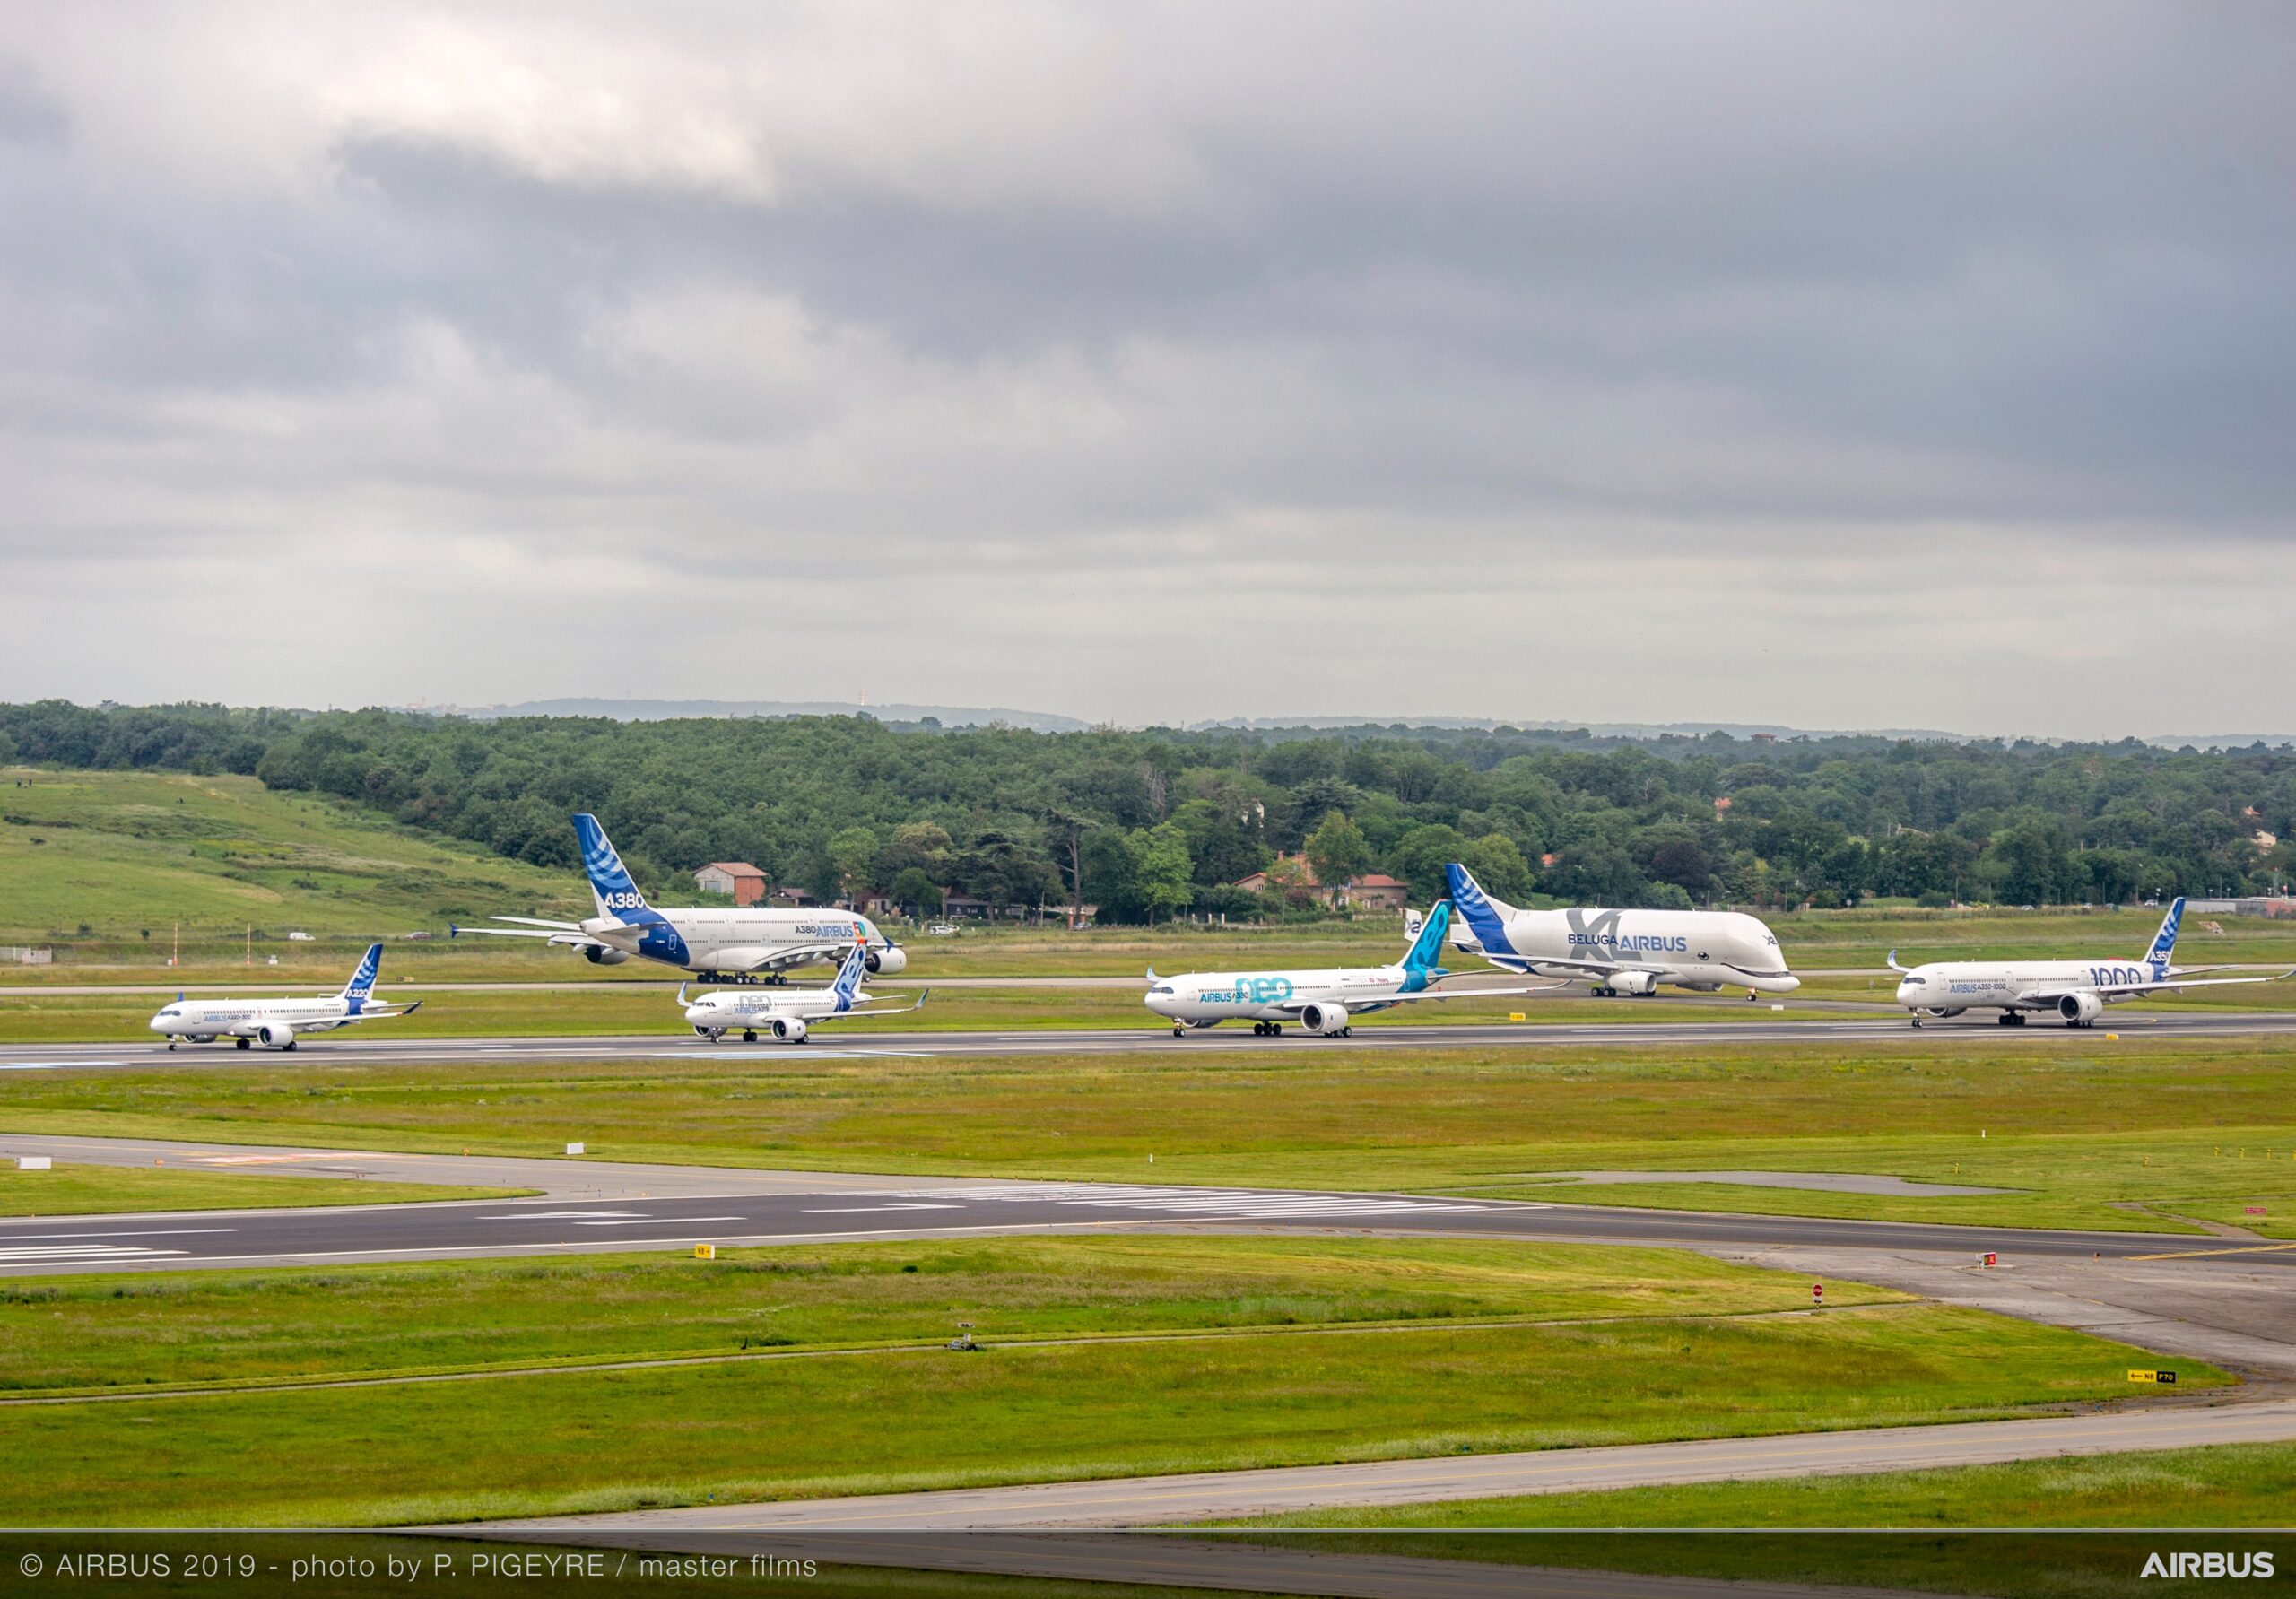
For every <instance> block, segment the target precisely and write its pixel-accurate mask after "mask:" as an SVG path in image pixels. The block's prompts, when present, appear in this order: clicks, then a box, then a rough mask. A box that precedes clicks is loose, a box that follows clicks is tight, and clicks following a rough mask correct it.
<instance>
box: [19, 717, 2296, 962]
mask: <svg viewBox="0 0 2296 1599" xmlns="http://www.w3.org/2000/svg"><path fill="white" fill-rule="evenodd" d="M0 760H16V761H26V762H32V763H39V764H50V765H57V766H65V767H79V768H94V769H126V768H153V769H174V770H187V771H199V772H241V773H248V774H252V775H253V776H255V777H257V778H259V779H261V780H262V781H263V782H264V783H265V785H266V786H269V787H272V788H275V789H283V790H299V791H310V792H317V793H324V794H330V795H338V796H340V797H342V798H344V799H345V800H349V801H352V802H354V803H356V804H361V805H364V806H368V807H370V808H372V809H374V810H376V811H378V812H381V813H386V814H387V815H389V816H392V817H395V818H396V819H397V820H399V821H403V822H406V823H409V824H411V825H413V826H415V827H418V828H423V829H428V830H435V831H438V832H440V833H445V834H449V835H452V836H454V837H457V838H460V839H470V840H473V841H475V842H477V843H479V844H482V845H484V846H486V847H489V848H491V849H493V850H495V851H497V852H499V853H500V854H502V855H505V856H516V857H517V858H519V859H522V860H526V861H529V862H532V863H534V864H535V865H543V866H552V867H562V868H566V869H569V870H572V869H574V868H576V867H577V866H578V855H577V851H576V847H575V842H574V835H573V830H572V828H571V827H570V825H569V823H568V820H567V818H568V815H569V813H571V812H574V811H578V810H587V811H593V812H596V813H597V815H598V816H599V818H600V819H601V820H602V821H604V823H605V825H606V827H607V829H608V830H609V831H610V832H611V833H612V834H613V838H614V841H615V843H616V845H617V846H618V847H619V848H620V849H621V851H622V856H623V858H624V859H625V861H627V862H628V863H629V865H630V866H631V870H632V871H633V872H634V873H637V874H638V876H639V881H640V882H642V883H644V884H646V885H647V886H648V888H649V889H651V890H654V891H668V892H672V893H675V892H676V891H678V890H679V889H680V888H681V887H683V888H684V889H685V891H686V892H687V893H688V894H689V895H690V893H691V887H690V878H689V877H688V874H690V873H691V872H692V871H693V870H694V869H695V868H697V867H699V866H700V865H704V864H706V863H708V862H710V861H715V860H746V861H750V862H752V863H754V864H755V865H758V866H759V867H761V869H763V870H764V871H765V872H766V873H768V874H769V875H770V876H771V877H772V878H773V879H774V880H775V881H776V882H780V883H784V884H788V885H793V886H797V887H803V888H805V889H807V890H809V891H812V892H813V893H816V894H818V895H821V896H822V897H824V898H830V897H836V896H840V895H848V894H852V893H857V892H859V891H865V890H868V891H877V892H880V893H883V894H886V895H888V896H890V897H891V898H893V899H897V900H898V901H900V903H901V904H903V905H904V906H907V907H909V908H911V909H913V910H915V911H917V912H918V913H920V914H922V913H927V912H931V911H933V910H935V909H938V908H940V906H941V905H942V903H943V902H944V899H945V898H946V897H947V896H950V895H952V894H963V895H967V896H970V897H971V898H974V899H980V900H984V901H987V902H988V903H990V904H992V905H996V906H1000V907H1002V906H1012V905H1026V906H1031V907H1036V906H1045V907H1048V908H1053V909H1056V910H1057V908H1060V907H1062V906H1064V905H1067V904H1071V903H1077V902H1081V903H1084V904H1091V905H1096V906H1097V907H1098V908H1099V914H1100V917H1101V919H1103V920H1110V921H1150V920H1160V919H1163V918H1167V917H1172V916H1175V915H1179V914H1183V913H1194V914H1214V915H1216V914H1223V913H1224V914H1227V915H1230V916H1231V917H1275V916H1310V915H1316V914H1320V913H1319V912H1318V910H1317V908H1315V907H1314V905H1313V904H1312V903H1311V902H1310V901H1309V899H1308V897H1307V896H1306V895H1305V893H1304V892H1303V890H1302V885H1301V882H1300V879H1301V878H1302V877H1304V875H1305V874H1304V873H1300V872H1299V871H1297V869H1296V868H1295V867H1293V866H1291V865H1290V864H1289V863H1288V862H1279V857H1295V858H1296V857H1299V856H1304V857H1305V859H1306V861H1307V862H1308V864H1309V867H1310V869H1311V870H1312V871H1313V873H1314V874H1315V875H1316V876H1317V877H1318V878H1319V879H1320V880H1321V881H1323V882H1344V881H1345V880H1347V879H1349V878H1352V877H1355V876H1358V875H1361V874H1362V873H1368V872H1372V871H1384V872H1386V873H1390V874H1392V875H1394V876H1396V877H1398V878H1400V879H1402V880H1403V881H1404V882H1406V883H1408V884H1409V885H1410V887H1411V891H1412V893H1413V897H1414V899H1415V901H1416V902H1418V903H1421V904H1424V903H1427V902H1429V901H1430V900H1431V899H1434V898H1436V897H1437V896H1439V895H1440V894H1441V892H1442V891H1443V865H1444V863H1445V862H1447V861H1450V860H1464V861H1465V862H1466V863H1468V865H1470V866H1472V867H1473V868H1474V871H1475V873H1477V875H1478V876H1479V877H1480V878H1481V879H1482V881H1483V882H1484V884H1485V885H1486V886H1487V887H1488V888H1490V889H1491V890H1492V892H1494V893H1497V894H1499V895H1500V896H1501V897H1503V898H1508V899H1522V900H1529V901H1531V902H1539V901H1540V900H1541V899H1546V900H1552V901H1560V902H1568V903H1579V904H1605V905H1626V906H1677V907H1680V906H1689V905H1692V904H1709V903H1731V904H1739V905H1748V906H1755V907H1763V908H1774V907H1779V906H1787V905H1800V904H1814V905H1819V906H1838V905H1850V904H1856V903H1858V902H1860V901H1861V900H1864V899H1870V898H1873V897H1875V896H1890V897H1897V898H1903V899H1912V900H1915V901H1918V902H1920V903H1926V904H1935V905H1943V904H1945V903H1948V902H1951V901H1989V902H1994V903H2001V904H2010V905H2025V904H2030V905H2049V904H2063V903H2074V902H2093V903H2118V902H2123V901H2127V900H2131V899H2144V898H2151V897H2156V896H2161V895H2167V894H2171V893H2177V892H2184V893H2189V894H2196V895H2213V894H2233V893H2242V892H2250V891H2262V890H2266V889H2267V888H2269V887H2272V886H2274V885H2275V884H2277V883H2280V882H2283V881H2284V880H2285V879H2286V878H2287V877H2288V876H2289V874H2290V868H2291V866H2292V865H2296V858H2292V852H2291V847H2290V846H2289V845H2286V844H2282V843H2280V842H2278V840H2279V839H2284V838H2291V837H2296V753H2292V752H2288V751H2285V750H2267V749H2266V748H2264V747H2262V746H2257V747H2253V748H2250V749H2248V750H2243V751H2232V752H2198V751H2192V750H2184V751H2175V752H2171V751H2164V750H2159V749H2155V748H2152V747H2151V746H2148V745H2144V744H2142V743H2136V742H2135V741H2127V742H2124V743H2116V744H2109V745H2103V744H2079V745H2070V744H2042V743H2000V742H1995V741H1979V742H1971V743H1943V742H1924V743H1915V742H1907V741H1897V742H1892V741H1887V740H1881V739H1874V738H1863V737H1830V738H1796V739H1788V740H1782V741H1776V742H1770V741H1762V740H1758V739H1739V738H1734V737H1730V736H1728V735H1726V734H1708V735H1704V736H1674V735H1667V736H1662V737H1656V738H1643V739H1631V738H1596V737H1593V736H1590V735H1588V734H1584V733H1552V732H1544V731H1526V730H1518V729H1514V728H1507V727H1501V728H1496V729H1487V730H1486V729H1441V728H1412V727H1405V726H1385V727H1382V726H1361V727H1352V728H1345V729H1339V730H1309V729H1299V728H1290V729H1274V730H1267V729H1253V730H1238V729H1213V730H1206V731H1181V730H1175V729H1168V728H1156V729H1149V730H1145V731H1124V730H1118V729H1098V730H1094V731H1091V732H1087V733H1059V734H1038V733H1029V732H1023V731H1020V730H1017V729H1013V728H1010V727H987V728H964V729H955V730H945V729H941V728H939V727H937V726H909V725H891V724H884V723H880V722H876V721H874V720H872V719H870V718H868V717H789V718H780V719H772V720H767V719H761V718H747V719H720V720H704V719H696V720H683V721H662V722H616V721H612V720H607V719H604V718H578V717H564V718H558V717H529V718H517V719H505V720H498V721H483V720H472V719H465V718H461V717H438V716H430V715H423V714H419V713H413V712H402V711H382V710H366V711H356V712H326V713H311V712H303V711H284V710H276V709H264V710H243V709H233V708H225V707H222V706H212V705H178V706H159V707H133V708H131V707H112V706H105V707H97V708H88V707H82V706H76V705H72V704H69V703H66V702H63V701H55V700H49V701H42V702H39V703H37V704H30V705H7V706H0ZM1271 865H1274V866H1275V868H1276V869H1275V873H1274V876H1275V879H1276V882H1275V884H1274V886H1273V887H1272V888H1271V890H1270V891H1266V892H1264V893H1257V894H1254V893H1248V892H1246V891H1242V890H1239V889H1237V888H1234V887H1232V886H1231V885H1232V884H1233V883H1234V882H1236V881H1237V880H1238V879H1239V878H1242V877H1244V876H1246V875H1248V873H1253V872H1255V871H1259V870H1262V869H1266V868H1269V867H1270V866H1271ZM681 880H685V881H684V882H681Z"/></svg>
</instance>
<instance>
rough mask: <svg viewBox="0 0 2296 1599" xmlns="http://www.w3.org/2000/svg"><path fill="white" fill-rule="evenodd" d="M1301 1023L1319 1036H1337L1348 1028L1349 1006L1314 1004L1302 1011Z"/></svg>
mask: <svg viewBox="0 0 2296 1599" xmlns="http://www.w3.org/2000/svg"><path fill="white" fill-rule="evenodd" d="M1300 1026H1301V1027H1304V1028H1306V1029H1307V1030H1309V1032H1311V1033H1313V1034H1315V1035H1316V1037H1318V1038H1335V1037H1336V1036H1338V1035H1339V1034H1341V1033H1344V1032H1345V1031H1346V1030H1347V1007H1346V1006H1345V1005H1335V1004H1312V1005H1309V1007H1308V1008H1307V1009H1305V1010H1303V1011H1301V1012H1300Z"/></svg>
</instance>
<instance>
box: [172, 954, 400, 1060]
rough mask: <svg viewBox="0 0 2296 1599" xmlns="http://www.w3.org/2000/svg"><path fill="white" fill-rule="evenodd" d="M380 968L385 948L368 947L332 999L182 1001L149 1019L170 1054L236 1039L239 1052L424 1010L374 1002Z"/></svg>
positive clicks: (291, 1043) (280, 1045) (291, 1044)
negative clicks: (187, 1045) (182, 1047)
mask: <svg viewBox="0 0 2296 1599" xmlns="http://www.w3.org/2000/svg"><path fill="white" fill-rule="evenodd" d="M382 969H383V946H382V945H380V944H378V943H370V944H369V945H368V946H367V953H366V955H365V957H364V958H363V959H361V960H360V962H359V969H358V970H357V971H354V972H352V974H351V980H350V981H349V982H347V983H345V984H344V986H342V988H341V989H339V990H337V991H336V992H335V993H333V994H319V995H311V996H309V997H308V998H304V999H186V998H185V997H184V996H183V995H180V994H178V995H176V997H175V1003H174V1004H170V1005H165V1006H162V1007H161V1011H160V1013H159V1014H158V1015H156V1016H154V1017H152V1031H153V1032H155V1033H158V1034H159V1035H160V1036H161V1038H165V1039H167V1041H168V1047H169V1048H170V1049H173V1048H174V1047H176V1046H177V1045H178V1044H181V1043H185V1042H187V1041H188V1042H190V1043H194V1044H213V1042H214V1041H215V1040H216V1039H218V1038H230V1039H233V1040H235V1041H236V1042H237V1043H238V1045H239V1047H240V1048H242V1049H248V1048H251V1047H254V1046H255V1045H257V1044H260V1045H262V1046H263V1047H265V1048H266V1049H292V1048H293V1047H295V1040H296V1038H297V1037H299V1036H300V1035H301V1034H303V1033H324V1032H333V1031H334V1030H335V1029H336V1028H339V1027H349V1026H351V1025H352V1023H354V1022H360V1021H388V1020H389V1019H390V1018H392V1017H394V1016H412V1015H413V1014H414V1012H417V1011H419V1010H421V1009H422V1001H421V1000H419V999H418V1000H416V1001H415V1002H414V1003H413V1004H411V1005H408V1006H406V1007H405V1008H404V1010H396V1011H395V1010H393V1009H392V1008H391V1007H390V1006H389V1004H377V1003H376V1002H375V977H376V974H377V973H378V972H379V971H381V970H382Z"/></svg>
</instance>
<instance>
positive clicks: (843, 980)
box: [829, 939, 869, 1011]
mask: <svg viewBox="0 0 2296 1599" xmlns="http://www.w3.org/2000/svg"><path fill="white" fill-rule="evenodd" d="M868 965H869V946H868V945H867V944H866V943H863V942H862V941H861V940H859V939H855V940H854V941H853V947H852V948H851V949H849V950H848V951H846V952H845V964H844V965H842V966H840V967H839V968H838V969H837V981H836V982H834V983H831V985H830V987H829V991H830V995H831V997H832V998H834V999H835V1000H836V1001H837V1008H838V1009H839V1010H840V1011H846V1010H850V1009H852V1007H853V996H854V995H856V994H857V993H859V992H860V989H861V974H862V973H863V972H864V971H865V970H866V969H868Z"/></svg>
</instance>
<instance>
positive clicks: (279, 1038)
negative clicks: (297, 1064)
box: [255, 1021, 295, 1049]
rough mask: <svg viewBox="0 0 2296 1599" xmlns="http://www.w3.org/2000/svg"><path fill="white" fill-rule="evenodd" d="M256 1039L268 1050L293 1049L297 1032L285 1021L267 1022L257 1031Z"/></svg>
mask: <svg viewBox="0 0 2296 1599" xmlns="http://www.w3.org/2000/svg"><path fill="white" fill-rule="evenodd" d="M255 1036H256V1039H257V1042H258V1043H260V1044H262V1045H263V1046H264V1047H265V1048H266V1049H292V1048H293V1047H295V1030H294V1029H293V1028H291V1027H290V1026H288V1025H287V1024H286V1023H285V1022H283V1021H266V1022H265V1023H264V1024H263V1025H262V1026H261V1027H259V1028H257V1029H256V1031H255Z"/></svg>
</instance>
